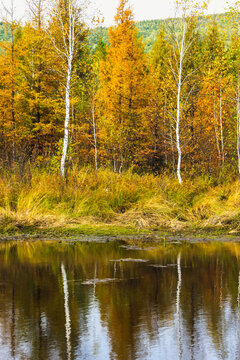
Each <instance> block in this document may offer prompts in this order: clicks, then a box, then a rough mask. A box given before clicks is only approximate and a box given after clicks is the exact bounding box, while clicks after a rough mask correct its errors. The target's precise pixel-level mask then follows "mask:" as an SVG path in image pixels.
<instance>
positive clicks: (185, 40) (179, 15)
mask: <svg viewBox="0 0 240 360" xmlns="http://www.w3.org/2000/svg"><path fill="white" fill-rule="evenodd" d="M205 7H206V3H205V1H201V2H200V3H199V2H196V1H190V0H182V1H176V3H175V11H176V13H175V17H174V18H173V20H172V22H171V25H170V28H169V39H170V43H171V55H170V56H169V58H168V63H169V67H170V69H171V72H172V75H173V78H174V82H175V87H174V89H173V92H174V93H175V99H176V100H175V104H174V105H173V107H172V110H171V111H170V116H171V118H172V121H173V127H174V130H175V143H176V149H177V154H178V159H177V178H178V181H179V183H180V184H181V183H182V175H181V165H182V150H183V145H184V143H183V137H182V134H183V131H182V129H183V128H184V127H183V125H182V120H183V114H184V111H186V109H187V106H188V100H189V97H190V95H191V93H192V91H193V89H194V84H193V85H192V86H190V88H189V86H186V85H187V83H188V81H189V79H190V78H191V76H192V75H193V71H192V70H191V69H190V70H189V71H188V69H187V67H186V58H187V55H188V53H189V52H190V50H191V47H192V45H193V43H194V41H195V37H196V33H195V32H194V31H193V32H192V33H190V34H189V32H188V29H189V26H190V24H191V23H192V19H193V18H194V17H196V16H197V14H198V12H199V11H200V10H201V11H202V9H204V8H205ZM187 34H188V36H187ZM194 71H195V70H194Z"/></svg>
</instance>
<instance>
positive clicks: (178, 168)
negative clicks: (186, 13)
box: [176, 21, 186, 184]
mask: <svg viewBox="0 0 240 360" xmlns="http://www.w3.org/2000/svg"><path fill="white" fill-rule="evenodd" d="M185 35H186V23H185V21H184V23H183V32H182V42H181V50H180V59H179V71H178V91H177V119H176V143H177V151H178V162H177V177H178V181H179V184H181V183H182V176H181V164H182V149H181V142H180V120H181V92H182V70H183V58H184V45H185Z"/></svg>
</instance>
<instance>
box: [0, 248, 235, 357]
mask: <svg viewBox="0 0 240 360" xmlns="http://www.w3.org/2000/svg"><path fill="white" fill-rule="evenodd" d="M239 272H240V245H239V244H234V243H222V244H220V243H212V244H182V245H180V244H177V245H171V244H169V245H166V246H163V245H159V246H157V247H154V248H153V247H151V248H146V249H144V250H142V249H139V248H137V247H128V246H126V244H124V243H119V242H118V243H117V242H110V243H107V244H97V243H64V242H62V243H57V242H6V243H0V359H6V360H8V359H24V360H25V359H34V360H37V359H44V360H47V359H54V360H55V359H67V360H70V359H104V360H107V359H122V360H128V359H144V360H146V359H153V360H155V359H162V360H168V359H169V360H175V359H176V360H177V359H182V360H188V359H194V360H204V359H206V360H215V359H216V360H220V359H231V360H232V359H239V358H240V280H239V279H240V277H239Z"/></svg>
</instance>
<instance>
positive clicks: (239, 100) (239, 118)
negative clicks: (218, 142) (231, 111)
mask: <svg viewBox="0 0 240 360" xmlns="http://www.w3.org/2000/svg"><path fill="white" fill-rule="evenodd" d="M237 155H238V173H239V174H240V76H239V74H238V93H237Z"/></svg>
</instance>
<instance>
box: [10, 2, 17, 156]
mask: <svg viewBox="0 0 240 360" xmlns="http://www.w3.org/2000/svg"><path fill="white" fill-rule="evenodd" d="M11 12H12V20H11V21H12V24H11V41H12V45H11V86H12V92H11V112H12V131H13V138H12V139H13V140H12V157H13V162H14V161H15V158H16V149H15V126H16V125H15V76H14V60H15V39H14V28H13V21H14V19H13V2H12V9H11Z"/></svg>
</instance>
